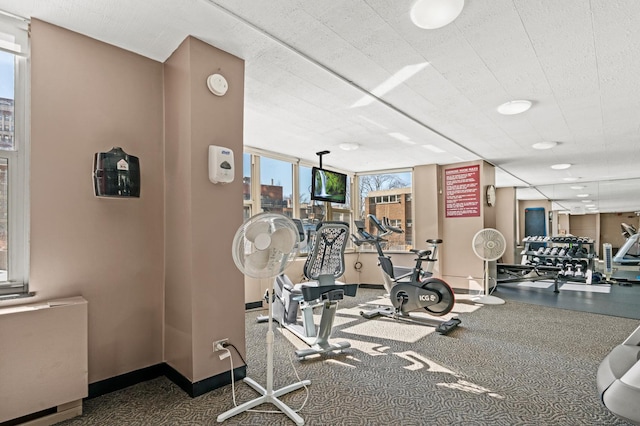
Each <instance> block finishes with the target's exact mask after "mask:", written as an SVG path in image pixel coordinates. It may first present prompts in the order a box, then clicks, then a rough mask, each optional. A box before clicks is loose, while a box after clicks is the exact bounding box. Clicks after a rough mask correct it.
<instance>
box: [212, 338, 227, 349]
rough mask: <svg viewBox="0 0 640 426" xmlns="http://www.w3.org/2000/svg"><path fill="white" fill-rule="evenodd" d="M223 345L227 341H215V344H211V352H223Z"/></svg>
mask: <svg viewBox="0 0 640 426" xmlns="http://www.w3.org/2000/svg"><path fill="white" fill-rule="evenodd" d="M225 343H229V339H228V338H227V339H220V340H216V341H215V342H213V351H214V352H217V351H223V350H224V346H223V345H224V344H225Z"/></svg>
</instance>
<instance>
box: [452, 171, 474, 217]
mask: <svg viewBox="0 0 640 426" xmlns="http://www.w3.org/2000/svg"><path fill="white" fill-rule="evenodd" d="M444 202H445V212H446V217H475V216H480V166H479V165H475V166H467V167H458V168H455V169H446V170H445V171H444Z"/></svg>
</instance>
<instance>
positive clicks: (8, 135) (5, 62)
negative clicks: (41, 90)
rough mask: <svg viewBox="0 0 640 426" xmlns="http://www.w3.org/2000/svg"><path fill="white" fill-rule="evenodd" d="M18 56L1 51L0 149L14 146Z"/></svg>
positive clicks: (10, 148)
mask: <svg viewBox="0 0 640 426" xmlns="http://www.w3.org/2000/svg"><path fill="white" fill-rule="evenodd" d="M15 63H16V56H15V55H13V54H11V53H7V52H3V51H0V149H4V150H7V149H8V150H12V149H14V148H15V146H14V139H15V137H14V129H15V121H14V105H13V104H14V99H15V93H14V92H15Z"/></svg>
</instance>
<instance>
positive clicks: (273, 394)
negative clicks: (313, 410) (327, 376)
mask: <svg viewBox="0 0 640 426" xmlns="http://www.w3.org/2000/svg"><path fill="white" fill-rule="evenodd" d="M271 291H272V293H271V294H274V293H273V292H274V291H275V289H274V288H273V287H272V288H271ZM268 300H269V329H268V331H267V337H266V339H267V387H266V388H264V387H262V386H260V385H259V384H258V382H256V381H255V380H253V379H251V378H249V377H245V378H244V380H243V381H244V382H245V383H246V384H248V385H249V386H250V387H252V388H253V389H254V390H255V391H256V392H258V393H259V394H261V396H259V397H258V398H256V399H252V400H251V401H248V402H245V403H244V404H241V405H238V406H237V407H234V408H232V409H230V410H228V411H225V412H224V413H222V414H220V415H219V416H218V423H222V422H223V421H225V420H226V419H228V418H229V417H233V416H235V415H236V414H240V413H244V412H245V411H248V410H250V409H252V408H253V407H257V406H258V405H260V404H266V403H270V404H273V405H275V406H276V407H277V408H278V409H279V410H280V411H282V413H284V414H286V415H287V416H289V418H290V419H291V420H293V421H294V423H295V424H296V425H298V426H302V425H304V419H303V418H302V417H300V415H298V413H296V412H295V411H294V410H293V409H292V408H291V407H289V406H288V405H287V404H285V403H284V402H282V401H280V400H279V399H278V397H280V396H282V395H285V394H287V393H289V392H293V391H294V390H298V389H300V388H302V387H305V386H309V385H310V384H311V381H310V380H303V381H301V382H298V383H293V384H291V385H289V386H285V387H283V388H280V389H278V390H276V391H274V390H273V340H274V333H273V301H272V300H271V295H269V297H268ZM231 374H233V371H232V372H231Z"/></svg>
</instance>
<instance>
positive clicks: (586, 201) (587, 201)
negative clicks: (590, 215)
mask: <svg viewBox="0 0 640 426" xmlns="http://www.w3.org/2000/svg"><path fill="white" fill-rule="evenodd" d="M581 201H582V202H583V203H591V202H593V200H581ZM587 207H589V206H587Z"/></svg>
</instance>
